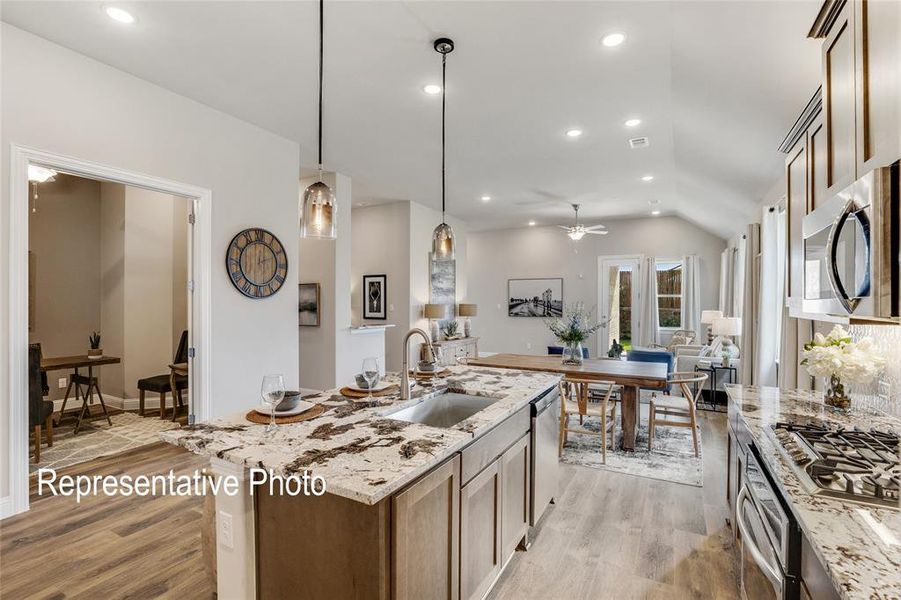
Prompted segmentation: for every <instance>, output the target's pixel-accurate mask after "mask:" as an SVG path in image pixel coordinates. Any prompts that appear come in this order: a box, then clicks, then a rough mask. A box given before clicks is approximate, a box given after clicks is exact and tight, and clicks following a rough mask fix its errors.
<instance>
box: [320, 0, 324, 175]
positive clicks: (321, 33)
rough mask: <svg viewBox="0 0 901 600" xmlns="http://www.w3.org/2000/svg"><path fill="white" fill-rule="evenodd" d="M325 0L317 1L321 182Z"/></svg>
mask: <svg viewBox="0 0 901 600" xmlns="http://www.w3.org/2000/svg"><path fill="white" fill-rule="evenodd" d="M324 9H325V0H319V180H320V181H321V180H322V55H323V37H324V35H325V34H324V31H325V21H324V13H325V10H324Z"/></svg>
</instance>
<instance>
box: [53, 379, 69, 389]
mask: <svg viewBox="0 0 901 600" xmlns="http://www.w3.org/2000/svg"><path fill="white" fill-rule="evenodd" d="M67 385H69V379H68V378H67V377H60V378H59V379H57V380H56V387H58V388H59V389H61V390H64V389H66V386H67Z"/></svg>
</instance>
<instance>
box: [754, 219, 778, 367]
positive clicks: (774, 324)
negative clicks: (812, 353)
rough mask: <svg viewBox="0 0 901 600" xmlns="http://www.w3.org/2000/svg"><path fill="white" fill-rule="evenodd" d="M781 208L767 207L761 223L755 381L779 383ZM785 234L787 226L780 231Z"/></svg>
mask: <svg viewBox="0 0 901 600" xmlns="http://www.w3.org/2000/svg"><path fill="white" fill-rule="evenodd" d="M780 214H781V213H780V212H777V210H776V208H775V207H770V208H765V209H764V211H763V216H762V218H761V223H760V300H759V303H758V306H759V314H758V319H757V339H756V344H757V356H756V357H755V360H754V363H755V369H756V370H755V374H754V381H755V383H756V384H757V385H776V384H777V371H778V368H777V364H778V363H777V361H778V358H779V344H780V342H781V340H780V339H779V330H780V329H781V324H782V308H783V307H784V306H785V297H784V295H783V294H784V285H783V284H782V282H783V281H784V277H785V268H784V267H783V265H784V262H785V255H784V253H781V254H780V252H784V244H780V243H779V236H780V223H779V218H780ZM781 233H782V234H783V235H784V233H785V232H784V230H782V231H781Z"/></svg>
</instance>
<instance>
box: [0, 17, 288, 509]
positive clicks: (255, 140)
mask: <svg viewBox="0 0 901 600" xmlns="http://www.w3.org/2000/svg"><path fill="white" fill-rule="evenodd" d="M0 34H2V48H0V49H2V52H0V60H2V62H0V74H2V96H0V101H2V108H3V110H2V121H0V125H2V127H0V128H2V160H0V165H2V169H3V176H2V181H0V189H2V200H3V201H2V209H0V210H2V212H0V224H4V225H3V227H5V224H6V223H8V220H9V203H10V200H11V199H10V198H9V189H10V186H9V177H8V165H9V164H10V156H9V145H10V144H11V143H17V144H22V145H26V146H32V147H36V148H40V149H43V150H47V151H50V152H56V153H60V154H65V155H68V156H74V157H78V158H81V159H84V160H90V161H94V162H99V163H103V164H107V165H112V166H115V167H119V168H122V169H126V170H130V171H136V172H140V173H147V174H151V175H154V176H158V177H164V178H167V179H172V180H175V181H179V182H183V183H187V184H193V185H196V186H200V187H204V188H209V189H211V190H212V215H211V219H212V232H213V237H212V248H213V264H212V269H213V273H212V289H211V297H212V314H211V315H210V318H211V340H212V348H211V355H210V356H209V357H207V359H208V360H209V364H210V368H211V375H212V378H211V379H212V380H211V390H210V392H211V398H212V410H213V414H214V415H221V414H224V413H230V412H234V411H238V410H241V409H244V408H247V407H249V406H252V405H254V404H257V403H258V402H259V385H260V378H261V376H262V375H263V374H265V373H270V372H283V373H284V374H285V376H286V378H287V382H288V384H289V385H297V364H298V333H297V326H296V324H297V300H298V295H297V270H296V269H293V268H292V269H289V274H288V281H287V282H286V284H285V286H284V289H283V290H282V292H281V293H279V294H277V295H275V296H273V297H271V298H269V299H266V300H251V299H248V298H245V297H244V296H242V295H241V294H239V293H238V292H237V291H236V290H235V289H234V288H233V286H232V284H231V282H230V281H229V279H228V276H227V273H226V270H225V264H224V260H222V256H223V253H224V252H225V249H226V247H227V245H228V243H229V241H230V240H231V238H232V237H233V236H234V234H235V233H236V232H237V231H239V230H241V229H243V228H245V227H250V226H262V227H265V228H267V229H269V230H271V231H272V232H273V233H275V235H277V236H278V237H279V238H280V239H281V241H282V243H283V244H284V246H285V250H286V251H287V252H288V253H289V255H291V256H297V247H298V242H297V223H298V209H297V206H298V205H297V198H298V173H299V169H300V167H299V165H300V148H299V146H298V145H297V144H296V143H294V142H291V141H289V140H286V139H284V138H281V137H279V136H277V135H274V134H272V133H270V132H268V131H264V130H262V129H260V128H258V127H255V126H253V125H250V124H248V123H245V122H243V121H240V120H238V119H235V118H233V117H231V116H229V115H226V114H224V113H222V112H219V111H216V110H213V109H211V108H209V107H207V106H204V105H202V104H199V103H197V102H194V101H192V100H189V99H187V98H184V97H182V96H179V95H177V94H174V93H171V92H169V91H167V90H165V89H163V88H160V87H158V86H155V85H153V84H150V83H148V82H146V81H143V80H141V79H138V78H136V77H133V76H131V75H128V74H126V73H123V72H122V71H118V70H116V69H113V68H111V67H109V66H107V65H104V64H101V63H99V62H96V61H93V60H90V59H88V58H86V57H84V56H82V55H79V54H77V53H74V52H72V51H70V50H67V49H65V48H63V47H61V46H58V45H55V44H52V43H50V42H48V41H46V40H43V39H41V38H38V37H36V36H34V35H32V34H29V33H26V32H24V31H22V30H20V29H17V28H15V27H11V26H9V25H7V24H5V23H4V24H2V30H0ZM0 236H2V237H0V253H2V260H0V281H2V284H0V285H2V293H0V303H2V310H0V331H2V336H0V337H2V339H3V340H7V339H8V337H9V330H8V321H9V307H8V305H7V299H8V297H9V290H8V283H9V271H8V256H7V252H8V240H7V237H6V230H5V229H3V228H0ZM0 353H2V354H0V381H3V382H6V381H7V380H8V373H7V369H8V364H9V361H8V356H7V348H6V344H3V345H2V347H0ZM2 393H3V401H2V402H0V439H3V440H6V439H8V434H7V427H8V415H9V404H10V402H24V401H25V399H24V398H8V397H6V396H7V393H8V389H7V387H6V386H5V385H4V386H3V387H2ZM4 456H5V447H4ZM8 472H9V471H8V465H7V463H6V460H3V461H2V464H0V497H3V496H6V495H7V494H8V493H9V482H8Z"/></svg>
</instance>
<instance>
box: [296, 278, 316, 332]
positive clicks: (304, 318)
mask: <svg viewBox="0 0 901 600" xmlns="http://www.w3.org/2000/svg"><path fill="white" fill-rule="evenodd" d="M320 306H321V304H320V302H319V284H318V283H301V284H300V302H299V304H298V315H299V322H300V326H301V327H319V308H320Z"/></svg>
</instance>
